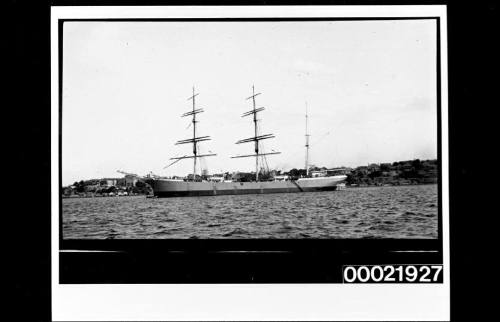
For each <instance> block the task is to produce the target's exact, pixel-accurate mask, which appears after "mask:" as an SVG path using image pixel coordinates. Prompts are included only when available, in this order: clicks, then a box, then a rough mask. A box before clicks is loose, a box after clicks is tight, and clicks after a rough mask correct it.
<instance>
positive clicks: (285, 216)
mask: <svg viewBox="0 0 500 322" xmlns="http://www.w3.org/2000/svg"><path fill="white" fill-rule="evenodd" d="M437 225H438V203H437V185H419V186H399V187H392V186H391V187H367V188H348V189H346V190H341V191H330V192H308V193H279V194H266V195H239V196H208V197H184V198H182V197H179V198H159V199H148V198H146V197H144V196H138V197H100V198H71V199H63V237H64V238H65V239H104V238H141V239H144V238H437Z"/></svg>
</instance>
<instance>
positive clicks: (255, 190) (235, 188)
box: [147, 175, 347, 197]
mask: <svg viewBox="0 0 500 322" xmlns="http://www.w3.org/2000/svg"><path fill="white" fill-rule="evenodd" d="M346 178H347V177H346V176H344V175H342V176H331V177H319V178H301V179H298V180H294V181H289V180H287V181H262V182H207V181H203V182H192V181H181V180H168V179H155V180H148V181H147V182H148V183H149V184H150V185H151V187H152V188H153V192H154V195H155V196H157V197H190V196H219V195H244V194H267V193H286V192H312V191H332V190H336V189H337V185H338V184H340V183H342V182H343V181H345V179H346Z"/></svg>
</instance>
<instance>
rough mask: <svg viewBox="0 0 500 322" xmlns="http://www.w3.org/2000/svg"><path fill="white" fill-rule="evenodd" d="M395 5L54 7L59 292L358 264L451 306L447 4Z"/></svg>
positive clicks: (225, 280) (289, 278)
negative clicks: (383, 7) (445, 57)
mask: <svg viewBox="0 0 500 322" xmlns="http://www.w3.org/2000/svg"><path fill="white" fill-rule="evenodd" d="M398 7H399V6H391V8H386V10H385V11H384V10H381V7H378V8H376V9H375V8H374V7H367V6H357V7H356V8H349V7H344V8H339V7H335V6H332V7H328V8H324V7H319V8H315V7H314V6H311V7H308V8H303V7H286V6H285V7H274V8H258V9H257V8H255V7H236V8H227V7H212V8H206V7H198V8H195V10H191V11H190V10H189V9H190V8H182V7H177V8H172V7H160V8H147V7H139V8H137V7H135V8H129V10H118V9H117V8H113V7H103V8H92V7H89V8H77V7H59V8H57V7H53V8H52V12H53V16H52V35H53V36H54V35H55V36H56V37H53V38H52V48H53V51H55V53H56V55H53V57H52V71H53V75H55V76H56V77H53V83H52V91H53V94H55V95H56V97H57V100H54V101H53V109H52V120H53V125H52V131H53V133H52V137H53V141H52V142H53V144H55V146H53V163H52V167H53V170H54V171H53V182H54V183H56V186H55V187H53V201H54V202H53V214H52V216H53V228H54V231H53V241H54V245H53V247H56V250H55V254H56V257H57V260H56V262H54V264H55V267H54V268H53V270H56V273H53V277H55V278H56V279H57V281H55V283H56V284H57V285H58V287H60V290H59V291H57V290H56V291H55V292H54V294H55V295H54V298H56V299H59V302H61V303H66V305H69V304H68V303H69V302H70V300H69V299H70V298H71V297H64V296H63V295H62V294H63V293H64V292H63V291H62V290H63V288H64V287H68V288H67V289H68V290H71V292H75V290H76V289H74V288H69V287H70V286H71V285H74V286H75V285H77V286H79V287H89V286H91V285H96V284H97V285H99V287H104V286H106V285H108V286H113V285H116V287H118V286H120V287H123V286H124V285H132V286H133V285H136V286H137V287H140V285H150V286H153V287H154V286H156V287H158V288H159V289H161V290H164V288H163V287H166V285H171V286H172V287H174V286H175V287H179V286H181V285H191V286H190V287H194V286H195V285H197V284H202V285H203V284H205V285H217V284H218V285H219V286H220V287H224V285H225V286H228V285H236V284H246V285H255V286H258V285H259V284H260V286H262V287H264V285H262V284H266V285H267V284H273V283H277V284H275V286H279V285H289V284H290V285H295V286H293V287H299V286H300V285H304V283H316V284H317V283H325V285H332V286H335V285H336V284H337V285H339V286H340V285H342V286H347V287H349V286H352V288H351V289H349V290H347V291H346V293H345V294H344V296H345V299H344V300H343V301H344V302H345V303H344V302H342V301H340V302H339V303H341V302H342V303H343V304H342V306H343V309H344V310H349V308H350V307H352V305H354V304H352V303H351V302H349V303H350V304H349V303H347V302H348V299H349V298H351V296H353V297H356V294H355V293H354V292H353V290H355V289H356V285H355V284H363V283H364V284H370V287H372V289H371V290H372V291H371V293H370V291H367V292H365V293H363V296H368V297H369V296H373V297H377V296H376V295H374V294H378V293H377V291H378V290H381V288H380V289H377V287H394V292H395V293H391V292H387V293H385V294H386V296H395V297H398V296H402V295H401V294H403V293H404V294H407V295H408V294H412V295H411V296H415V297H417V296H419V299H420V300H422V301H423V302H425V303H431V304H429V305H430V307H431V308H430V309H429V310H425V311H424V312H420V313H418V314H420V315H418V316H416V317H418V318H417V320H419V319H420V318H421V319H422V320H427V319H440V320H443V319H444V320H445V319H446V318H447V316H449V312H448V311H447V310H448V307H447V305H446V304H447V303H448V301H449V299H448V298H447V297H446V296H447V295H446V294H448V293H447V290H446V288H445V287H444V284H446V283H448V282H447V274H448V272H447V269H448V267H447V266H446V263H447V261H448V260H447V250H446V247H447V241H446V240H447V220H448V217H447V216H448V210H447V204H446V203H447V200H448V199H447V182H446V180H443V178H447V174H446V171H447V168H446V163H445V162H446V160H447V150H446V149H447V144H446V142H445V140H446V137H444V138H443V133H445V129H446V124H445V123H444V122H443V120H446V117H447V114H446V111H447V106H446V102H445V99H446V93H443V88H445V84H443V80H444V79H446V74H443V61H444V60H443V52H442V50H443V46H444V45H445V43H444V42H443V41H444V40H443V28H445V26H444V25H443V21H445V20H443V17H445V10H444V9H443V6H401V7H400V8H398ZM148 9H150V11H148ZM370 9H374V10H373V11H372V12H371V11H370ZM398 9H401V11H398ZM400 12H401V13H400ZM443 102H444V103H443ZM443 127H444V129H443ZM346 284H353V285H346ZM376 284H383V285H376ZM422 284H429V285H422ZM162 285H163V286H162ZM306 285H309V284H306ZM318 285H320V284H318ZM391 285H392V286H391ZM397 285H404V287H403V286H402V287H401V288H396V286H397ZM420 285H422V286H428V287H429V288H427V289H424V288H420V289H418V290H416V288H418V287H419V286H420ZM358 286H359V285H358ZM366 286H368V285H366ZM412 287H415V288H414V289H412ZM122 291H123V290H122ZM281 291H283V289H282V290H281ZM106 292H108V291H106ZM106 292H104V293H101V295H102V296H105V295H103V294H108V296H110V295H109V294H111V293H106ZM110 292H112V291H110ZM186 292H187V291H186ZM285 292H286V291H285ZM349 292H351V293H349ZM397 292H403V293H401V294H400V295H397V294H398V293H397ZM419 292H423V293H421V294H427V295H422V296H420V295H418V294H420V293H419ZM181 293H182V292H181ZM202 293H203V292H200V294H202ZM72 294H73V295H75V294H76V293H72ZM121 294H124V293H121ZM203 294H205V293H203ZM235 294H236V293H235ZM349 294H350V295H349ZM370 294H372V295H370ZM429 294H431V295H429ZM136 295H137V294H136ZM205 295H206V294H205ZM224 295H225V296H227V295H228V293H227V292H225V293H224ZM448 295H449V294H448ZM123 296H124V298H127V299H126V300H125V302H127V301H129V302H133V300H132V298H128V297H127V296H129V295H123ZM130 296H132V295H130ZM182 296H184V295H182ZM182 296H181V297H182ZM197 296H198V295H197ZM338 296H340V295H338ZM84 297H86V298H87V299H88V298H89V297H88V296H87V295H86V296H84ZM111 297H112V296H111ZM263 299H264V298H263ZM436 299H437V300H436ZM113 301H114V300H113ZM154 301H158V299H156V300H153V302H154ZM293 301H294V300H292V302H293ZM295 301H298V300H295ZM153 302H152V303H153ZM320 302H321V301H320ZM346 303H347V304H346ZM376 303H378V302H377V301H375V302H373V303H372V310H376V309H377V307H376ZM73 305H76V304H71V305H69V307H71V306H73ZM151 305H152V306H153V304H151ZM339 305H340V304H339ZM425 305H427V304H425ZM278 306H279V304H278ZM403 306H404V305H403ZM406 306H408V305H406ZM63 307H64V308H65V309H67V308H68V306H64V305H63ZM131 307H133V305H132V306H131ZM127 310H133V309H132V308H127V309H125V310H124V311H121V313H120V314H122V315H120V314H118V315H111V316H112V317H113V318H116V319H127V317H126V316H125V315H123V314H126V313H123V312H126V311H127ZM137 310H139V309H137ZM63 311H64V309H63V310H60V311H58V312H59V315H58V316H59V317H60V318H61V319H62V318H69V317H68V315H65V314H64V313H62V312H63ZM139 311H140V310H139ZM153 311H154V310H153ZM396 311H397V310H396ZM416 311H418V308H413V309H411V310H410V311H405V312H403V311H402V309H401V311H400V313H401V315H398V314H399V313H394V312H392V313H391V312H385V313H383V314H382V313H381V314H380V315H378V316H376V317H380V318H381V319H394V318H396V319H397V318H401V319H405V317H408V316H409V315H410V314H412V313H411V312H413V313H415V312H416ZM134 312H136V311H134ZM137 312H138V311H137ZM137 312H136V313H137ZM339 312H343V311H338V312H337V313H338V317H339V318H340V319H351V318H352V319H358V320H359V319H366V318H368V319H371V320H373V317H374V316H363V315H356V314H354V315H353V316H352V317H349V318H347V317H346V315H342V314H341V313H339ZM398 312H399V311H398ZM81 313H82V312H81ZM82 314H83V315H82V316H83V318H86V319H89V320H92V319H94V318H96V316H97V315H96V316H93V315H91V314H90V313H88V312H87V313H86V312H83V313H82ZM384 314H385V315H384ZM405 314H406V315H405ZM146 315H147V317H145V318H144V319H145V320H148V319H149V320H152V319H160V318H163V317H164V315H162V313H158V315H155V314H153V313H152V312H148V313H147V314H146ZM298 316H302V318H305V319H307V318H306V317H305V316H304V315H300V314H299V315H298ZM169 317H174V319H175V318H179V319H183V318H184V317H185V316H182V315H177V316H176V315H169ZM187 317H188V319H189V318H191V319H192V318H193V317H194V318H195V319H196V316H195V315H187ZM227 317H228V318H229V319H232V318H236V319H237V315H236V317H235V316H232V315H228V316H227ZM315 317H319V318H320V319H321V315H318V316H315ZM133 318H137V316H133ZM250 318H251V319H256V318H258V317H256V316H252V315H250ZM448 318H449V317H448ZM222 319H224V317H223V318H222ZM413 319H414V320H415V318H413Z"/></svg>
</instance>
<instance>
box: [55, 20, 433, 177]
mask: <svg viewBox="0 0 500 322" xmlns="http://www.w3.org/2000/svg"><path fill="white" fill-rule="evenodd" d="M62 84H63V91H62V92H63V100H62V180H63V185H68V184H71V183H73V182H75V181H79V180H85V179H91V178H103V177H121V176H122V175H121V174H119V173H117V172H116V171H117V170H124V171H127V172H132V173H136V174H139V175H145V174H147V173H149V172H150V171H152V172H153V173H155V174H157V175H162V176H164V175H165V176H170V175H182V176H184V175H187V174H188V173H191V172H192V168H193V162H192V159H188V160H182V161H180V162H177V163H175V164H174V165H172V166H170V167H168V168H166V169H165V168H164V167H165V166H166V165H168V164H170V163H171V162H172V161H171V160H170V158H172V157H179V156H184V155H189V154H191V153H192V146H191V145H175V142H177V141H178V140H182V139H189V138H191V137H192V128H191V126H190V118H189V117H187V118H182V117H181V114H183V113H185V112H188V111H189V110H190V109H192V105H191V102H190V101H188V100H187V98H188V97H190V96H191V95H192V87H193V86H194V87H195V89H196V92H197V93H199V95H198V96H197V97H196V99H197V100H196V104H197V108H203V109H204V113H201V114H198V116H197V118H198V120H199V123H198V124H197V132H198V134H199V135H209V136H210V137H211V138H212V140H211V141H206V142H202V143H200V144H199V146H200V150H201V152H203V153H208V152H209V151H211V152H212V153H216V154H217V156H215V157H210V158H204V160H203V161H202V162H201V164H202V166H203V167H204V168H205V167H206V168H208V170H209V172H210V173H220V172H226V171H229V172H232V171H252V170H254V169H255V160H254V158H239V159H232V158H231V156H235V155H244V154H252V153H253V146H252V144H250V143H247V144H239V145H237V144H235V142H236V141H238V140H240V139H244V138H249V137H251V136H253V123H252V119H251V117H245V118H242V117H241V115H242V114H243V113H244V112H246V111H249V110H250V109H251V108H252V104H251V101H250V100H246V98H247V97H248V96H250V95H251V93H252V85H254V86H255V90H256V92H260V93H262V94H261V95H259V96H257V98H256V102H257V107H265V110H264V111H263V112H260V113H259V114H258V117H259V120H260V121H259V128H260V131H261V132H260V134H267V133H273V134H274V135H275V136H276V137H275V138H274V139H269V140H264V141H261V142H262V144H263V148H264V150H265V151H266V152H271V150H274V151H279V152H281V154H278V155H271V156H269V157H268V158H267V162H268V165H269V167H270V168H271V169H280V170H285V171H286V170H290V169H292V168H303V167H304V164H305V147H304V145H305V111H306V104H307V106H308V107H307V109H308V114H309V134H310V135H311V137H310V152H309V160H310V164H313V165H317V166H326V167H335V166H350V167H356V166H360V165H367V164H368V163H381V162H394V161H400V160H409V159H415V158H419V159H433V158H436V157H437V103H436V100H437V95H436V25H435V21H434V20H397V21H329V22H327V21H314V22H313V21H300V22H298V21H294V22H283V21H281V22H280V21H278V22H65V23H64V29H63V82H62ZM198 171H199V169H198Z"/></svg>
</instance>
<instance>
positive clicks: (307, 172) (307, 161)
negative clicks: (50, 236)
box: [306, 102, 310, 176]
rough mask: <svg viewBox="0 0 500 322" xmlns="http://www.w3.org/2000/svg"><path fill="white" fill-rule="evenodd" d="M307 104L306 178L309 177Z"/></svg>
mask: <svg viewBox="0 0 500 322" xmlns="http://www.w3.org/2000/svg"><path fill="white" fill-rule="evenodd" d="M307 121H308V115H307V102H306V176H309V136H310V135H309V133H308V131H307Z"/></svg>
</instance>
